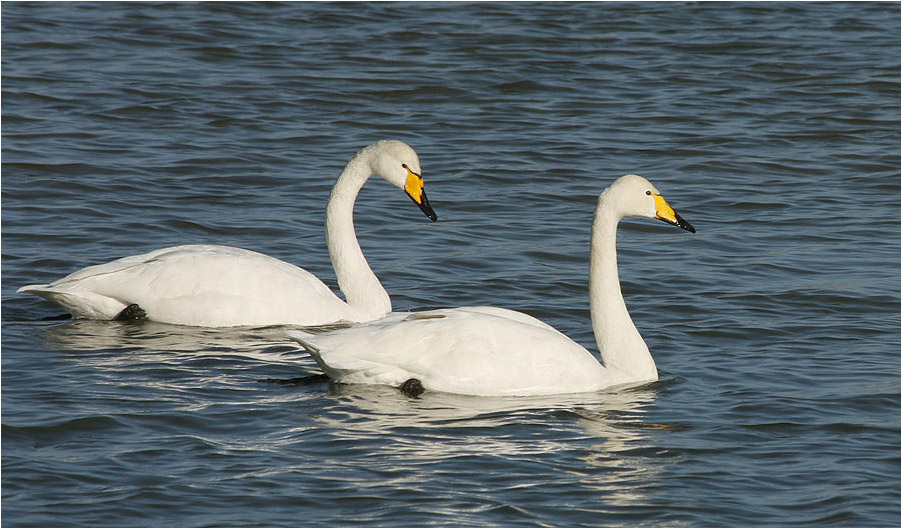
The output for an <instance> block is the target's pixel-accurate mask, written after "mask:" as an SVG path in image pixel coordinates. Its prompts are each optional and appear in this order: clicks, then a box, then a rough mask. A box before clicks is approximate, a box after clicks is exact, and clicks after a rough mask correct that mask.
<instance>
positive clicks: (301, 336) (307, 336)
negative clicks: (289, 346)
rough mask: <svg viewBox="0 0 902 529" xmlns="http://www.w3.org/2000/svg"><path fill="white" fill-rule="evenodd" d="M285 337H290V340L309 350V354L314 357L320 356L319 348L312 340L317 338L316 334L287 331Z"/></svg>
mask: <svg viewBox="0 0 902 529" xmlns="http://www.w3.org/2000/svg"><path fill="white" fill-rule="evenodd" d="M285 336H288V337H289V338H290V339H292V340H294V341H295V342H297V343H299V344H300V345H301V347H303V348H304V349H306V350H307V352H308V353H310V354H312V355H313V356H314V357H317V356H318V354H319V351H320V350H319V347H317V346H316V344H314V343H313V342H312V341H311V339H312V338H313V337H314V336H316V335H315V334H311V333H309V332H304V331H297V330H292V331H285Z"/></svg>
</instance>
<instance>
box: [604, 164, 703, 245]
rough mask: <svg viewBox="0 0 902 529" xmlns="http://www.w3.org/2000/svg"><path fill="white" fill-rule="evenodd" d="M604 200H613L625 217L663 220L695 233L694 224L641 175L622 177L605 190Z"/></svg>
mask: <svg viewBox="0 0 902 529" xmlns="http://www.w3.org/2000/svg"><path fill="white" fill-rule="evenodd" d="M602 198H603V199H606V200H612V201H613V202H614V203H615V204H616V207H617V208H618V209H619V210H620V212H621V213H622V215H623V216H625V217H626V216H637V217H649V218H652V219H658V220H663V221H664V222H667V223H669V224H673V225H674V226H679V227H680V228H683V229H684V230H687V231H690V232H692V233H695V228H693V227H692V224H689V223H688V222H686V221H685V220H684V219H683V217H681V216H680V215H679V214H678V213H677V212H676V211H674V210H673V208H672V207H670V204H668V203H667V201H666V200H664V197H663V196H661V192H660V191H658V188H656V187H655V186H654V185H652V183H651V182H649V181H648V180H646V179H645V178H642V177H641V176H639V175H634V174H628V175H626V176H621V177H620V178H618V179H617V180H615V181H614V183H613V184H611V185H610V186H609V187H608V188H607V189H605V190H604V193H602Z"/></svg>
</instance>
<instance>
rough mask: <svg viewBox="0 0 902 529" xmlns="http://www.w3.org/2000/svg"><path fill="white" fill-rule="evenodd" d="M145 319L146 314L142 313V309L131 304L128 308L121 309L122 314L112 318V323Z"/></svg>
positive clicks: (135, 304)
mask: <svg viewBox="0 0 902 529" xmlns="http://www.w3.org/2000/svg"><path fill="white" fill-rule="evenodd" d="M146 317H147V313H146V312H144V309H142V308H141V307H139V306H138V304H137V303H132V304H131V305H129V306H128V307H125V308H124V309H122V312H120V313H119V314H117V315H116V317H115V318H113V320H114V321H134V320H143V319H144V318H146Z"/></svg>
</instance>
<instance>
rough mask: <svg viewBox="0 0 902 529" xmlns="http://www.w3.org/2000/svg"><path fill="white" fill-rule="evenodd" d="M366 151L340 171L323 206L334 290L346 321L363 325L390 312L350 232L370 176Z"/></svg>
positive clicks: (388, 301)
mask: <svg viewBox="0 0 902 529" xmlns="http://www.w3.org/2000/svg"><path fill="white" fill-rule="evenodd" d="M369 162H370V161H369V159H368V156H367V151H363V152H361V153H360V154H359V155H358V156H356V157H355V158H354V159H353V160H351V161H350V162H348V165H347V166H346V167H345V169H344V171H342V173H341V175H340V176H339V177H338V180H337V181H336V182H335V186H334V187H333V188H332V195H331V196H330V197H329V204H328V206H326V244H327V245H328V247H329V255H330V256H331V258H332V267H333V268H334V269H335V276H336V277H337V278H338V287H339V288H340V289H341V291H342V292H343V293H344V296H345V300H346V301H347V303H348V308H349V309H350V314H349V318H350V319H352V320H355V321H365V320H369V319H375V318H378V317H380V316H382V315H384V314H386V313H388V312H391V299H390V298H389V297H388V292H386V291H385V288H383V287H382V283H380V282H379V278H377V277H376V274H374V273H373V270H372V269H371V268H370V265H369V264H368V263H367V262H366V258H365V257H364V256H363V250H361V249H360V244H359V243H358V242H357V234H356V233H355V231H354V201H355V200H356V199H357V194H358V193H359V192H360V189H361V188H362V187H363V184H365V183H366V181H367V179H368V178H369V177H370V176H372V174H373V171H372V169H370V163H369Z"/></svg>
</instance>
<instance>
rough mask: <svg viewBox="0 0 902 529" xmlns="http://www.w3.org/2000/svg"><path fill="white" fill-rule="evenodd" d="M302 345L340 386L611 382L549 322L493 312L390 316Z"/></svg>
mask: <svg viewBox="0 0 902 529" xmlns="http://www.w3.org/2000/svg"><path fill="white" fill-rule="evenodd" d="M301 341H302V343H304V344H305V346H307V348H308V351H309V352H310V353H311V354H312V355H313V356H314V358H316V360H317V362H318V363H319V364H320V366H321V367H322V368H323V370H324V371H325V372H326V374H327V375H329V376H330V377H331V378H332V379H334V380H336V381H339V382H344V383H365V384H388V385H393V386H398V385H400V384H402V383H403V382H405V381H406V380H408V379H410V378H417V379H419V380H420V381H421V383H422V384H423V386H424V387H425V388H427V389H429V390H433V391H444V392H449V393H460V394H467V395H484V396H489V395H541V394H555V393H572V392H580V391H594V390H597V389H599V388H601V387H604V386H607V385H611V382H610V379H611V376H610V375H609V374H608V373H606V372H605V370H604V368H603V367H602V366H601V365H600V364H599V363H598V361H597V360H596V359H595V357H594V356H593V355H592V354H591V353H589V352H588V351H587V350H586V349H585V348H583V347H582V346H580V345H579V344H577V343H575V342H573V341H572V340H570V339H569V338H567V337H566V336H564V335H563V334H561V333H560V332H558V331H556V330H554V329H553V328H552V327H550V326H548V325H547V324H545V323H543V322H541V321H539V320H536V319H535V318H532V317H530V316H527V315H525V314H522V313H518V312H514V311H509V310H505V309H497V308H492V307H461V308H455V309H444V310H435V311H427V312H419V313H415V314H410V315H405V314H398V313H395V314H391V315H389V316H386V317H385V318H382V319H380V320H376V321H374V322H369V323H363V324H360V325H357V326H355V327H352V328H350V329H342V330H340V331H338V332H334V333H326V334H323V335H316V336H308V337H306V338H303V339H302V340H301Z"/></svg>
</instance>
